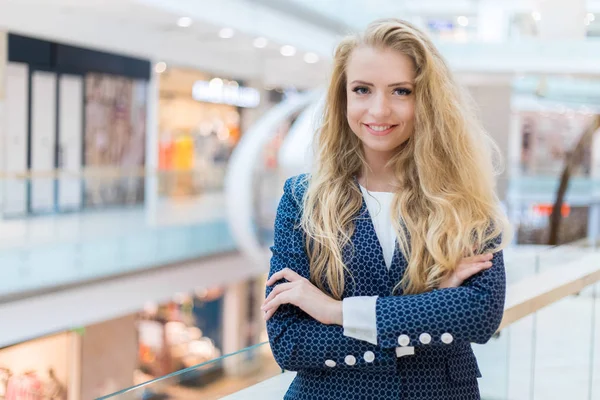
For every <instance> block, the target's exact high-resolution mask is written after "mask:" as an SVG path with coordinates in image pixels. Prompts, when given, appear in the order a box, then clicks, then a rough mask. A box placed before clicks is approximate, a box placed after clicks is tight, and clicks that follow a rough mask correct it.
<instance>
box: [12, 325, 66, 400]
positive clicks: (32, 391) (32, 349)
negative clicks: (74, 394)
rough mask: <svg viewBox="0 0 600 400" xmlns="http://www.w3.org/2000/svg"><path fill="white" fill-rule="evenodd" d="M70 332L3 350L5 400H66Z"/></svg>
mask: <svg viewBox="0 0 600 400" xmlns="http://www.w3.org/2000/svg"><path fill="white" fill-rule="evenodd" d="M70 335H71V334H70V333H64V334H59V335H54V336H50V337H47V338H41V339H36V340H32V341H29V342H26V343H21V344H17V345H15V346H11V347H7V348H4V349H0V399H1V400H66V399H67V384H68V383H69V379H73V376H74V375H75V374H73V371H70V370H69V352H70V348H71V344H72V343H71V340H72V338H71V337H70Z"/></svg>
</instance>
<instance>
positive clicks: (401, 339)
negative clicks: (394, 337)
mask: <svg viewBox="0 0 600 400" xmlns="http://www.w3.org/2000/svg"><path fill="white" fill-rule="evenodd" d="M398 344H399V345H400V346H402V347H404V346H408V345H409V344H410V338H409V337H408V336H407V335H400V336H398Z"/></svg>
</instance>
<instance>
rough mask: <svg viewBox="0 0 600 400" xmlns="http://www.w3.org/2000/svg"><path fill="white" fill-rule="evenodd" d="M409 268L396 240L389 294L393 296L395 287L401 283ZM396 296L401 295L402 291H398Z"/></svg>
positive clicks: (389, 275) (389, 280)
mask: <svg viewBox="0 0 600 400" xmlns="http://www.w3.org/2000/svg"><path fill="white" fill-rule="evenodd" d="M407 266H408V261H407V260H406V258H405V257H404V254H402V252H401V251H400V245H399V244H398V240H397V239H396V247H395V249H394V257H393V258H392V265H391V266H390V271H389V274H388V278H389V279H388V292H389V293H390V294H392V290H394V287H396V285H397V284H398V283H399V282H400V280H401V279H402V277H403V276H404V272H405V271H406V267H407ZM395 294H397V295H401V294H402V289H400V290H399V291H397V292H396V293H395Z"/></svg>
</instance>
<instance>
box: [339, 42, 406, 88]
mask: <svg viewBox="0 0 600 400" xmlns="http://www.w3.org/2000/svg"><path fill="white" fill-rule="evenodd" d="M346 76H347V78H348V83H351V82H352V81H354V80H361V81H367V82H369V83H372V84H374V85H379V84H383V85H390V84H393V83H398V82H414V79H415V68H414V63H413V61H412V59H411V58H410V57H409V56H407V55H406V54H403V53H401V52H399V51H396V50H391V49H376V48H373V47H358V48H356V49H355V50H354V51H353V52H352V54H351V55H350V57H349V59H348V64H347V65H346Z"/></svg>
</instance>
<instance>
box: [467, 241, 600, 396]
mask: <svg viewBox="0 0 600 400" xmlns="http://www.w3.org/2000/svg"><path fill="white" fill-rule="evenodd" d="M530 250H532V252H530V253H529V254H527V253H522V254H520V255H517V254H513V256H515V257H512V259H511V257H510V256H509V257H507V260H506V268H507V280H508V281H509V288H511V287H516V286H515V285H516V284H519V285H520V286H521V287H522V286H524V285H523V284H524V283H525V284H526V283H527V282H531V286H532V289H535V288H536V286H537V285H543V284H544V283H543V282H542V281H541V280H536V279H544V280H545V278H546V277H548V278H549V279H554V278H555V277H551V276H550V274H552V273H553V272H555V273H557V274H558V275H559V278H560V279H564V281H565V282H566V281H568V280H570V279H574V278H572V277H570V276H569V271H576V270H577V269H579V268H581V267H594V266H598V265H600V252H597V251H596V250H595V248H592V247H589V246H587V245H586V242H585V241H580V242H577V243H570V244H565V245H561V246H554V247H546V248H537V249H535V248H531V247H530ZM559 269H560V270H559ZM596 274H598V273H596ZM586 279H588V278H586ZM594 279H595V280H594ZM594 279H591V280H590V281H589V282H590V284H585V283H584V284H582V285H583V286H585V287H584V288H583V289H582V290H581V291H580V292H577V293H574V294H569V295H567V296H566V297H561V296H562V295H561V293H560V292H561V291H560V290H555V291H552V292H548V293H547V294H546V295H547V296H551V297H552V296H555V297H556V298H557V300H556V301H552V302H551V303H550V304H549V305H548V306H545V307H543V308H541V309H539V310H537V311H535V310H536V309H537V308H536V307H537V306H536V305H535V303H532V305H531V306H530V307H531V308H532V310H533V311H532V312H528V313H527V315H526V316H525V317H524V318H521V319H519V320H517V321H515V322H513V323H511V324H510V325H508V326H506V327H505V328H504V329H502V330H501V331H500V332H498V333H497V334H496V335H495V337H494V338H493V339H492V340H491V341H490V342H488V343H487V344H486V345H473V349H474V351H475V354H476V356H477V360H478V363H479V367H480V370H481V373H482V376H483V377H482V378H481V379H480V389H481V393H482V398H483V399H489V400H512V399H518V400H521V399H522V400H538V399H540V400H541V399H544V400H545V399H567V398H568V399H573V400H579V399H581V400H592V399H598V398H600V349H599V347H600V284H598V283H597V277H596V278H594ZM511 281H512V285H511ZM525 286H526V285H525ZM538 288H539V287H538ZM565 290H567V289H566V288H565V289H562V291H563V293H564V291H565ZM509 296H510V293H509ZM541 301H544V300H543V299H542V300H541Z"/></svg>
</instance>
